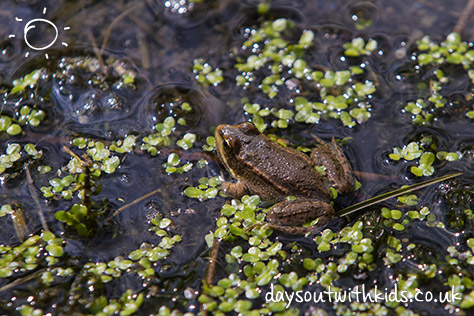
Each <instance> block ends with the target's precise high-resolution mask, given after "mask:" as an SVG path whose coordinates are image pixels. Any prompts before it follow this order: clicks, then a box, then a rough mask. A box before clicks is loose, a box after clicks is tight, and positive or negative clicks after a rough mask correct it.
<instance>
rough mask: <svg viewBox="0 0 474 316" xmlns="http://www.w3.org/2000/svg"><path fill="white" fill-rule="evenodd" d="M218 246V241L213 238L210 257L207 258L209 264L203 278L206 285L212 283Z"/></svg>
mask: <svg viewBox="0 0 474 316" xmlns="http://www.w3.org/2000/svg"><path fill="white" fill-rule="evenodd" d="M219 246H220V241H219V240H218V239H217V238H214V240H213V241H212V248H211V257H210V258H209V264H208V265H207V269H206V275H205V278H204V280H205V281H206V283H207V285H212V282H213V280H214V273H215V271H216V263H217V256H218V255H219Z"/></svg>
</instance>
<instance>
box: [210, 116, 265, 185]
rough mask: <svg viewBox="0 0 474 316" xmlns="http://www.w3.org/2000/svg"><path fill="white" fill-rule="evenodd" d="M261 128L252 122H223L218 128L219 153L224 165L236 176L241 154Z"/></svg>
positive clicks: (217, 143) (217, 142) (217, 144)
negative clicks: (237, 123) (232, 123)
mask: <svg viewBox="0 0 474 316" xmlns="http://www.w3.org/2000/svg"><path fill="white" fill-rule="evenodd" d="M258 135H260V132H259V130H258V129H257V128H256V127H255V125H253V124H252V123H249V122H245V123H242V124H239V125H227V124H222V125H219V126H217V129H216V146H217V153H218V155H219V158H220V160H221V161H222V163H223V164H224V166H225V167H226V168H227V169H228V170H229V172H230V173H232V175H233V176H234V177H235V175H236V172H235V171H236V169H237V168H238V167H239V165H240V161H239V156H240V153H241V151H242V150H245V149H244V148H245V147H246V146H245V145H246V144H249V143H250V142H251V141H252V139H254V137H255V136H258Z"/></svg>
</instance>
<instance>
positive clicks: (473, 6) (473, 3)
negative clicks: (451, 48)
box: [453, 0, 474, 34]
mask: <svg viewBox="0 0 474 316" xmlns="http://www.w3.org/2000/svg"><path fill="white" fill-rule="evenodd" d="M472 10H474V0H470V1H469V3H468V4H467V5H466V7H465V8H464V10H463V11H462V14H461V17H460V18H459V20H458V23H456V26H455V27H454V29H453V32H454V33H458V34H461V32H462V30H463V29H464V27H465V26H466V24H467V21H468V20H469V16H470V15H471V13H472Z"/></svg>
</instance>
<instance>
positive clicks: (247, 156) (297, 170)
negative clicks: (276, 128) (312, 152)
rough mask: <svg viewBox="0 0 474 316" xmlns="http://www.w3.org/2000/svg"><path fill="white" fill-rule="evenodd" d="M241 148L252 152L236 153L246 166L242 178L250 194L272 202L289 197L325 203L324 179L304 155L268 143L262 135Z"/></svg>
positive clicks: (326, 191) (327, 191)
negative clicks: (323, 201) (246, 148)
mask: <svg viewBox="0 0 474 316" xmlns="http://www.w3.org/2000/svg"><path fill="white" fill-rule="evenodd" d="M244 146H248V148H253V149H256V150H245V148H242V149H243V150H241V151H240V153H239V158H240V160H241V161H242V162H243V163H245V164H246V170H245V176H243V178H244V179H245V184H246V186H247V188H248V189H249V191H251V192H252V193H256V194H259V195H260V196H261V197H262V198H263V199H266V200H275V201H276V200H279V199H282V198H284V197H286V196H289V195H292V196H296V197H305V198H312V199H320V200H329V198H330V192H329V190H328V186H327V184H326V182H325V179H323V177H322V176H321V175H320V174H319V173H318V172H317V171H316V169H315V168H314V167H315V166H314V164H313V163H312V161H311V159H310V158H309V157H308V156H306V155H305V154H303V153H301V152H299V151H297V150H295V149H291V148H286V147H283V146H281V145H279V144H277V143H275V142H272V141H271V140H270V139H268V138H267V137H266V136H264V135H260V137H255V138H254V139H253V140H252V141H251V142H250V143H247V144H245V145H244Z"/></svg>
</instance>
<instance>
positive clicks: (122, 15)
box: [99, 2, 144, 56]
mask: <svg viewBox="0 0 474 316" xmlns="http://www.w3.org/2000/svg"><path fill="white" fill-rule="evenodd" d="M143 4H144V2H139V3H137V4H133V5H132V6H131V7H130V8H128V9H127V10H125V11H123V12H122V13H121V14H120V15H119V16H118V17H116V18H115V20H113V21H112V23H110V25H109V27H108V28H107V30H106V31H105V35H104V40H103V42H102V47H101V49H100V52H99V53H100V55H101V56H102V55H103V54H104V50H105V47H107V42H108V41H109V38H110V36H111V34H112V30H113V29H114V27H115V26H116V25H117V24H118V23H119V22H120V20H122V19H123V18H124V17H126V16H127V15H128V14H130V13H131V12H132V11H133V10H135V9H137V8H139V7H140V6H142V5H143Z"/></svg>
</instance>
